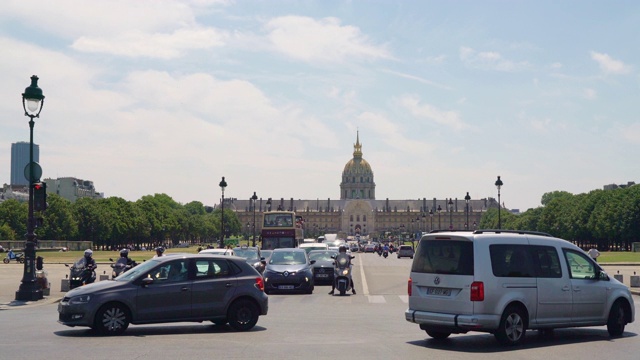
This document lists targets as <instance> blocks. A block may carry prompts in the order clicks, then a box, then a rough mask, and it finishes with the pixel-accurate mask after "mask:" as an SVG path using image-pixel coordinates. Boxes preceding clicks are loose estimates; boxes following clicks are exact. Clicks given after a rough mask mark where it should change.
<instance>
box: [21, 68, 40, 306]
mask: <svg viewBox="0 0 640 360" xmlns="http://www.w3.org/2000/svg"><path fill="white" fill-rule="evenodd" d="M43 106H44V95H43V94H42V89H40V88H39V87H38V77H37V76H36V75H33V76H31V85H29V87H27V88H26V89H24V93H22V108H23V109H24V115H25V116H28V117H29V119H30V120H29V165H28V166H29V217H28V218H27V243H26V245H25V251H24V254H25V256H24V257H25V261H24V271H23V273H22V280H21V283H20V288H19V289H18V291H16V300H21V301H34V300H40V299H42V295H43V294H42V289H41V288H40V286H38V284H36V276H35V263H36V261H35V260H36V241H37V240H36V234H35V233H34V231H35V218H34V217H33V184H34V182H35V180H36V179H35V177H36V176H35V174H34V171H35V170H36V164H34V162H33V125H34V122H33V119H34V118H39V117H40V111H42V107H43ZM37 168H38V169H40V168H39V167H37ZM38 172H39V173H40V172H41V171H38ZM40 176H41V174H39V175H38V178H39V177H40ZM38 180H39V179H38Z"/></svg>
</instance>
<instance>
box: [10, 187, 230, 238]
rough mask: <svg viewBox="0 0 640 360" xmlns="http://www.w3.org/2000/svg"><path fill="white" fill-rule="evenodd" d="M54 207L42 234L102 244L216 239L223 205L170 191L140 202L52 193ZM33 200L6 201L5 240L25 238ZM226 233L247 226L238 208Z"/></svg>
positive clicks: (41, 228)
mask: <svg viewBox="0 0 640 360" xmlns="http://www.w3.org/2000/svg"><path fill="white" fill-rule="evenodd" d="M47 203H48V208H47V210H46V212H44V213H43V214H38V213H36V214H37V215H36V217H40V218H42V223H41V225H39V226H38V227H37V228H36V230H35V233H36V236H37V238H38V239H44V240H71V241H73V240H85V241H92V242H93V244H94V247H95V248H96V249H104V250H112V249H119V248H122V247H124V246H137V247H147V248H149V247H154V246H158V245H165V246H167V245H177V244H178V243H180V242H188V243H215V242H216V241H217V240H218V239H220V235H221V223H222V222H221V220H222V219H221V215H222V212H221V210H220V209H212V208H210V207H205V206H204V205H203V204H202V203H201V202H199V201H192V202H190V203H187V204H185V205H182V204H180V203H178V202H176V201H174V200H173V199H172V198H171V197H170V196H168V195H166V194H155V195H147V196H143V197H142V198H140V199H139V200H137V201H135V202H131V201H127V200H124V199H122V198H119V197H109V198H106V199H91V198H80V199H78V200H77V201H76V202H75V203H71V202H70V201H69V200H66V199H64V198H62V197H60V196H58V195H56V194H48V195H47ZM27 217H28V204H27V203H26V202H19V201H17V200H13V199H10V200H5V201H3V202H2V203H0V240H24V239H26V236H25V234H26V233H27V221H26V220H27ZM224 225H225V229H226V235H225V236H230V235H235V234H238V233H239V232H240V231H241V228H242V227H241V225H240V222H239V220H238V218H237V216H236V214H235V213H234V212H233V211H232V210H228V209H225V211H224Z"/></svg>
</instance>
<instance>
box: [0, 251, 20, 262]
mask: <svg viewBox="0 0 640 360" xmlns="http://www.w3.org/2000/svg"><path fill="white" fill-rule="evenodd" d="M13 260H15V261H16V262H18V263H20V264H24V253H17V254H15V253H13V252H11V251H9V252H8V253H7V256H6V257H5V258H4V259H2V262H3V263H5V264H8V263H10V262H11V261H13Z"/></svg>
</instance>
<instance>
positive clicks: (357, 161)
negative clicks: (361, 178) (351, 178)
mask: <svg viewBox="0 0 640 360" xmlns="http://www.w3.org/2000/svg"><path fill="white" fill-rule="evenodd" d="M356 174H358V175H373V171H371V165H369V163H368V162H367V160H365V159H363V158H362V145H361V144H360V133H359V132H358V135H357V137H356V143H355V144H353V159H351V160H349V162H347V164H346V165H345V166H344V170H343V171H342V175H343V176H345V175H356Z"/></svg>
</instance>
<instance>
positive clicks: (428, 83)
mask: <svg viewBox="0 0 640 360" xmlns="http://www.w3.org/2000/svg"><path fill="white" fill-rule="evenodd" d="M382 71H383V72H386V73H389V74H392V75H396V76H399V77H401V78H405V79H410V80H415V81H417V82H420V83H423V84H427V85H431V86H435V87H437V88H440V89H446V90H451V87H450V86H447V85H442V84H438V83H437V82H434V81H431V80H428V79H425V78H422V77H420V76H415V75H411V74H405V73H401V72H398V71H393V70H382Z"/></svg>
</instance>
